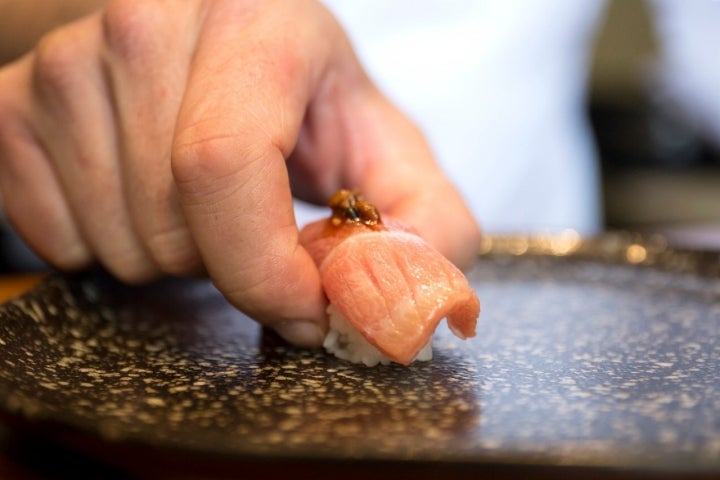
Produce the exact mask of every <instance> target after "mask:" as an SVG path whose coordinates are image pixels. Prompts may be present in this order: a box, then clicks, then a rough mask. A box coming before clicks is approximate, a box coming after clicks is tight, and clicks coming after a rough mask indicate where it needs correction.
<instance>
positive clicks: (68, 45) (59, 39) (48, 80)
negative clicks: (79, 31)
mask: <svg viewBox="0 0 720 480" xmlns="http://www.w3.org/2000/svg"><path fill="white" fill-rule="evenodd" d="M68 37H69V34H68V30H67V29H65V28H64V29H59V30H55V31H52V32H50V33H48V34H47V35H45V36H44V37H43V38H42V39H41V40H40V42H39V43H38V45H37V47H36V49H35V54H34V65H33V67H34V68H33V74H34V81H35V83H36V85H40V86H42V87H47V88H48V89H49V90H52V91H56V92H57V91H59V92H64V91H68V90H71V89H73V88H74V87H75V86H76V85H77V83H78V81H79V79H80V78H81V77H82V72H81V69H80V68H79V66H80V64H81V62H82V61H83V58H84V57H85V47H84V45H83V43H82V42H75V41H69V38H68Z"/></svg>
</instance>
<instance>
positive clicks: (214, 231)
mask: <svg viewBox="0 0 720 480" xmlns="http://www.w3.org/2000/svg"><path fill="white" fill-rule="evenodd" d="M238 5H239V4H238V3H233V2H227V3H224V4H223V8H217V9H215V10H213V11H211V12H209V13H208V16H207V18H206V20H205V22H206V29H205V31H204V32H203V36H202V39H201V42H200V44H199V45H198V48H197V51H196V55H195V61H194V63H193V66H192V69H191V71H192V74H191V76H190V78H189V82H188V85H187V91H186V95H185V98H184V103H183V106H182V109H181V111H180V115H179V119H178V125H177V130H176V137H175V145H174V149H173V155H172V166H173V172H174V176H175V180H176V183H177V186H178V191H179V194H180V199H181V203H182V205H183V208H184V212H185V214H186V216H187V221H188V225H189V226H190V229H191V231H192V233H193V236H194V238H195V239H196V242H197V244H198V246H199V249H200V252H201V255H202V257H203V261H204V263H205V265H206V267H207V269H208V271H209V273H210V275H211V276H212V277H213V279H214V281H215V282H216V284H217V285H218V286H219V287H220V289H221V290H222V291H223V292H224V293H225V294H226V295H227V297H228V298H229V299H230V300H231V301H232V302H233V303H234V304H235V305H237V306H238V307H240V308H241V309H242V310H244V311H245V312H247V313H249V314H251V315H252V316H253V317H254V318H257V319H259V320H261V321H262V322H264V323H265V324H266V325H270V326H273V327H275V328H276V329H278V331H279V332H280V333H281V334H282V335H284V336H285V337H286V338H288V339H289V340H291V341H293V342H295V343H301V344H308V345H317V344H319V343H320V342H321V339H322V334H323V331H324V329H325V324H324V322H325V320H324V319H325V312H324V310H325V300H324V295H323V292H322V288H321V283H320V278H319V273H318V271H317V268H316V266H315V265H314V263H313V261H312V259H311V258H310V256H309V254H308V253H307V252H306V251H305V250H304V249H303V248H302V247H301V246H299V244H298V232H297V226H296V224H295V219H294V214H293V205H292V196H291V192H290V184H289V178H288V172H287V169H286V166H285V157H286V156H288V155H289V153H290V151H291V150H292V148H293V147H294V142H295V139H296V138H297V134H298V131H299V129H300V125H301V123H302V120H303V115H304V112H305V105H306V104H307V102H308V98H309V95H310V94H311V92H312V91H313V89H314V88H316V85H315V84H316V82H318V81H319V79H320V77H321V75H320V74H319V72H321V71H322V70H323V69H325V68H326V64H327V63H328V62H330V61H331V53H332V52H331V51H330V49H329V48H328V45H333V43H337V42H336V40H335V39H334V38H333V35H335V31H334V30H333V27H332V26H328V25H327V24H326V23H324V22H325V20H322V21H319V22H317V23H315V24H307V22H305V23H303V22H297V21H296V19H297V18H298V16H299V15H300V14H301V13H302V11H303V10H302V9H303V8H307V7H311V8H317V6H316V5H315V4H309V3H305V2H286V3H285V4H284V5H285V6H288V5H293V6H296V7H295V8H297V9H298V10H297V11H295V9H294V8H290V9H287V8H286V9H285V10H283V14H282V15H279V16H278V15H276V16H274V17H273V18H272V21H270V20H268V19H267V18H266V17H262V16H260V15H255V12H253V11H249V10H247V9H246V8H239V7H238ZM299 24H300V25H301V26H298V25H299ZM272 32H275V33H277V32H284V34H281V35H277V34H274V35H273V34H271V33H272ZM239 35H242V36H243V38H249V39H263V41H262V42H256V41H252V42H248V41H242V40H241V39H240V37H239ZM219 45H231V46H232V47H231V48H228V49H227V50H225V52H224V54H223V55H218V46H219ZM298 45H302V46H303V48H297V46H298ZM316 72H318V73H316Z"/></svg>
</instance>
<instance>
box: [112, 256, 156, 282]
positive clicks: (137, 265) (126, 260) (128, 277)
mask: <svg viewBox="0 0 720 480" xmlns="http://www.w3.org/2000/svg"><path fill="white" fill-rule="evenodd" d="M104 265H105V267H106V268H107V269H108V270H109V271H110V272H111V273H112V274H113V275H114V276H115V277H116V278H118V279H119V280H121V281H123V282H125V283H129V284H140V283H145V282H148V281H150V280H153V279H156V278H157V277H158V276H159V275H160V272H159V271H158V269H157V267H156V266H155V264H154V263H153V262H151V261H150V260H149V259H148V257H147V255H146V254H145V252H143V251H141V250H139V249H136V248H127V249H125V250H118V251H115V252H110V253H109V254H108V256H107V260H106V261H105V262H104Z"/></svg>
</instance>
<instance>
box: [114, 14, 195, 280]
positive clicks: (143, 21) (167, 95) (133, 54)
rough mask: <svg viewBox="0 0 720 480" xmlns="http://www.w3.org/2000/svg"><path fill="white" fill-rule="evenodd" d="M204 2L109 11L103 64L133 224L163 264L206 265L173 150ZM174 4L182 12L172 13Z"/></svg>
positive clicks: (170, 268)
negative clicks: (178, 183)
mask: <svg viewBox="0 0 720 480" xmlns="http://www.w3.org/2000/svg"><path fill="white" fill-rule="evenodd" d="M198 5H199V3H198V2H187V3H185V4H184V6H183V8H180V9H178V8H177V5H176V4H174V2H147V1H142V0H141V1H132V0H122V1H118V2H113V3H111V4H110V5H109V6H108V8H107V9H106V10H105V11H104V13H103V17H102V26H103V30H102V32H103V39H104V44H105V48H104V49H103V52H102V56H103V63H104V65H106V70H107V75H108V77H109V82H110V83H111V85H112V86H113V90H112V93H113V96H114V102H113V104H114V106H115V109H116V118H117V129H118V135H119V137H120V138H121V139H122V145H121V148H120V149H119V152H118V153H119V155H120V157H121V158H120V159H119V160H120V162H119V165H120V167H121V173H122V176H123V178H124V179H125V181H124V193H125V198H126V201H127V208H128V210H129V212H130V218H131V220H132V222H133V225H132V226H133V228H134V230H135V232H136V234H137V236H138V237H139V239H140V241H141V243H142V245H144V247H145V248H146V250H147V252H148V254H149V255H150V257H151V258H152V260H153V261H154V263H155V265H156V266H157V268H158V269H159V270H160V271H161V272H163V273H166V274H171V275H188V274H193V273H198V272H200V271H201V270H202V264H201V260H200V256H199V253H198V251H197V247H196V245H195V242H194V240H193V238H192V236H191V234H190V232H189V230H188V228H187V224H186V222H185V221H184V215H183V213H182V211H181V208H180V204H179V202H178V198H177V192H176V191H175V184H174V181H173V178H172V173H171V170H170V151H171V145H172V137H173V132H174V128H175V121H176V118H177V113H178V109H179V106H180V103H181V99H182V96H183V92H184V89H185V82H186V79H187V73H186V72H187V71H188V69H189V63H190V59H191V58H192V55H193V50H194V41H195V38H196V37H197V30H198V28H199V27H198V23H199V21H198V18H200V17H201V15H200V12H199V11H198ZM168 8H172V9H174V10H176V13H175V14H172V15H168V13H167V10H168Z"/></svg>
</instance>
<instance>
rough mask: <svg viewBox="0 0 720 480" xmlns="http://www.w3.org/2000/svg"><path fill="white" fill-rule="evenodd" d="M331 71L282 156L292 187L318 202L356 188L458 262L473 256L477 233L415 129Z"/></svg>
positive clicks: (372, 94)
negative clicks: (292, 145) (295, 143)
mask: <svg viewBox="0 0 720 480" xmlns="http://www.w3.org/2000/svg"><path fill="white" fill-rule="evenodd" d="M356 78H359V80H357V79H356V80H354V81H349V82H348V81H347V79H346V78H338V76H335V77H330V78H329V80H327V81H325V82H324V83H323V84H322V88H320V89H319V90H318V91H317V92H316V94H315V96H314V97H313V99H312V101H311V103H310V105H309V108H308V112H307V115H306V119H305V123H304V125H303V129H302V131H301V134H300V139H299V141H298V146H297V148H296V150H295V152H294V153H293V158H291V159H290V161H289V168H290V169H291V171H292V173H293V175H294V178H293V180H294V183H293V188H294V191H295V192H296V193H297V194H298V195H299V196H301V197H302V198H304V199H307V200H310V201H314V202H317V203H325V202H326V201H327V199H328V198H329V197H330V195H332V193H334V192H335V191H336V190H337V189H339V188H359V189H360V190H361V191H362V192H363V194H364V195H365V197H366V198H368V199H369V200H370V201H371V202H372V203H374V204H376V206H377V207H378V208H379V209H380V211H382V212H387V213H391V214H393V215H394V216H396V217H398V218H400V219H402V220H404V221H405V222H407V223H408V224H410V225H412V226H413V227H415V229H416V230H417V231H418V232H419V233H420V235H421V236H423V237H424V238H425V239H426V240H427V241H429V242H430V243H431V244H433V245H434V246H435V247H436V248H438V249H439V250H440V251H441V252H442V253H443V254H444V255H445V256H446V257H448V258H449V259H450V260H452V261H453V262H454V263H456V264H457V265H458V266H460V267H467V266H469V265H470V264H471V263H472V262H473V260H474V259H475V256H476V254H477V247H478V244H479V238H480V231H479V228H478V226H477V223H476V221H475V220H474V218H473V216H472V214H471V212H470V211H469V209H468V208H467V206H466V205H465V202H464V200H463V199H462V198H461V197H460V195H459V193H458V192H457V190H456V189H455V188H454V187H453V186H452V185H451V183H450V182H449V181H448V179H447V177H446V176H445V175H444V174H443V172H442V171H441V169H440V168H439V166H438V165H437V164H436V162H435V160H434V157H433V154H432V152H431V150H430V148H429V146H428V144H427V142H426V141H425V139H424V138H423V135H422V133H421V132H420V131H419V130H418V129H417V128H416V127H415V126H414V125H413V124H412V122H410V121H409V120H408V119H407V117H405V116H404V115H403V114H402V113H401V112H400V111H398V110H397V108H395V107H394V106H393V105H391V104H390V102H388V100H387V99H386V98H385V97H384V96H383V95H381V94H380V93H379V92H378V91H377V89H376V88H374V87H373V85H372V84H371V83H370V82H369V81H367V80H366V79H363V78H362V76H360V77H356Z"/></svg>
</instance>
